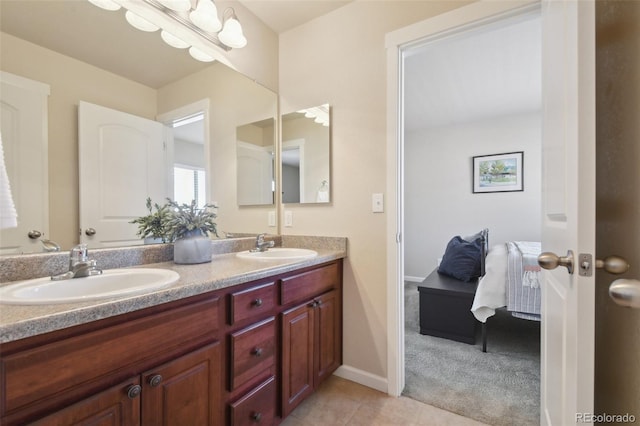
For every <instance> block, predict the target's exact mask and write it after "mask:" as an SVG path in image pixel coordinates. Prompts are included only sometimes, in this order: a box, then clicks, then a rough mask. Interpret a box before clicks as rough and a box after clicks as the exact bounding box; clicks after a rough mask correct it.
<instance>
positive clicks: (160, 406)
mask: <svg viewBox="0 0 640 426" xmlns="http://www.w3.org/2000/svg"><path fill="white" fill-rule="evenodd" d="M220 369H221V361H220V344H219V343H218V342H216V343H213V344H210V345H208V346H205V347H203V348H201V349H198V350H196V351H194V352H191V353H189V354H187V355H184V356H182V357H180V358H177V359H175V360H173V361H170V362H168V363H166V364H164V365H161V366H159V367H157V368H154V369H152V370H150V371H148V372H147V373H145V374H143V375H142V381H143V383H142V387H143V389H142V424H143V425H190V426H207V425H219V424H222V421H221V400H222V398H221V386H222V377H221V374H220Z"/></svg>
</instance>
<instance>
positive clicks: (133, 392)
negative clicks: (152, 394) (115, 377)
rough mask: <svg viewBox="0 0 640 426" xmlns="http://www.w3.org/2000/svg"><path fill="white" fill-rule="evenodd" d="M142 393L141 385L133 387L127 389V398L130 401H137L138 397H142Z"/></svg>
mask: <svg viewBox="0 0 640 426" xmlns="http://www.w3.org/2000/svg"><path fill="white" fill-rule="evenodd" d="M141 392H142V386H140V385H131V386H129V387H128V388H127V396H128V397H129V398H130V399H135V398H137V397H138V396H140V393H141Z"/></svg>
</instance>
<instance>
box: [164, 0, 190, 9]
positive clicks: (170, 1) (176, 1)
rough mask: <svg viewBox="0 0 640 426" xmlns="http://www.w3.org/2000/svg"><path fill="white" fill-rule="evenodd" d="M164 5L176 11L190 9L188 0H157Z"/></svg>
mask: <svg viewBox="0 0 640 426" xmlns="http://www.w3.org/2000/svg"><path fill="white" fill-rule="evenodd" d="M158 2H159V3H160V4H161V5H163V6H164V7H168V8H169V9H171V10H175V11H176V12H187V11H189V10H191V1H190V0H158Z"/></svg>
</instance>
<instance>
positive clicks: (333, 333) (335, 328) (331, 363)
mask: <svg viewBox="0 0 640 426" xmlns="http://www.w3.org/2000/svg"><path fill="white" fill-rule="evenodd" d="M314 300H315V301H316V307H315V310H314V320H315V328H316V333H317V334H316V336H317V338H316V342H315V348H314V349H315V350H314V352H315V360H314V374H315V381H314V387H316V386H318V385H319V384H320V382H322V381H323V380H324V379H326V378H327V377H329V376H330V375H331V374H332V373H333V372H334V371H335V370H336V369H337V368H338V367H339V366H340V364H341V363H342V335H341V330H342V326H341V315H340V312H341V307H340V300H339V297H338V292H337V291H336V290H332V291H330V292H329V293H326V294H323V295H322V296H320V297H317V298H315V299H314Z"/></svg>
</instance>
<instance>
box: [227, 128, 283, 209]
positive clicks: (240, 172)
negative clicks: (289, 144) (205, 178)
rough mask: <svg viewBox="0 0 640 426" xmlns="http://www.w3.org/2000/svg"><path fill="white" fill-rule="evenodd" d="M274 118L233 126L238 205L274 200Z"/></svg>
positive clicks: (267, 202) (264, 203)
mask: <svg viewBox="0 0 640 426" xmlns="http://www.w3.org/2000/svg"><path fill="white" fill-rule="evenodd" d="M274 146H275V120H274V119H273V118H271V117H270V118H267V119H264V120H259V121H254V122H252V123H248V124H243V125H241V126H238V127H236V167H237V177H236V196H237V203H238V205H239V206H255V205H269V204H274V203H275V197H274V191H275V175H274V165H273V159H274V152H273V150H274Z"/></svg>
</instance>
